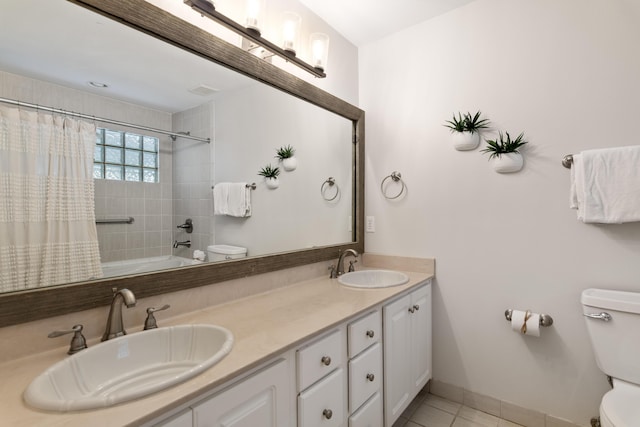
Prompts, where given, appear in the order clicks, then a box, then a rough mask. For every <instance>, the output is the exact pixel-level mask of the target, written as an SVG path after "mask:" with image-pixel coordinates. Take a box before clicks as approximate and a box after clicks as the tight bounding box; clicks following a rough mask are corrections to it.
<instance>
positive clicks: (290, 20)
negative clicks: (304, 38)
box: [282, 12, 302, 56]
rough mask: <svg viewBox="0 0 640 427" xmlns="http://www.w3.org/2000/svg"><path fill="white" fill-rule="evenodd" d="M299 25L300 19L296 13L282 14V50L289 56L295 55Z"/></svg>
mask: <svg viewBox="0 0 640 427" xmlns="http://www.w3.org/2000/svg"><path fill="white" fill-rule="evenodd" d="M301 23H302V18H300V15H298V14H297V13H294V12H284V13H283V14H282V49H284V51H285V52H286V53H287V54H289V55H293V56H295V55H296V48H297V47H298V44H299V42H298V38H299V36H300V24H301Z"/></svg>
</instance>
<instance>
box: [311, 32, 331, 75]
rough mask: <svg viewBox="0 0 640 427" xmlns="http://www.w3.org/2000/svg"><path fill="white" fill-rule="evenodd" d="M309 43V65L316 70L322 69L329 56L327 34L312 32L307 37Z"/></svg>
mask: <svg viewBox="0 0 640 427" xmlns="http://www.w3.org/2000/svg"><path fill="white" fill-rule="evenodd" d="M309 44H310V45H311V65H313V67H314V68H316V69H318V70H324V69H325V67H326V66H327V57H328V56H329V36H328V35H326V34H324V33H313V34H311V36H310V37H309Z"/></svg>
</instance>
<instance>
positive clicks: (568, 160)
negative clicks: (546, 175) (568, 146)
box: [562, 154, 573, 169]
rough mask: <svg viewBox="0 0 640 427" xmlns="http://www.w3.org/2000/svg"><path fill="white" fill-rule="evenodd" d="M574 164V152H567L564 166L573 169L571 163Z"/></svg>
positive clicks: (563, 161)
mask: <svg viewBox="0 0 640 427" xmlns="http://www.w3.org/2000/svg"><path fill="white" fill-rule="evenodd" d="M572 164H573V154H567V155H566V156H564V157H563V158H562V166H564V167H565V168H567V169H571V165H572Z"/></svg>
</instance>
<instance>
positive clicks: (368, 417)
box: [347, 309, 383, 427]
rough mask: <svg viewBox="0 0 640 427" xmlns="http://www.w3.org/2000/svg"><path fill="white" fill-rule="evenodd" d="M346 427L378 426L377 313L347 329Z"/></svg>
mask: <svg viewBox="0 0 640 427" xmlns="http://www.w3.org/2000/svg"><path fill="white" fill-rule="evenodd" d="M347 331H348V349H349V413H350V416H349V427H382V425H383V424H382V421H383V417H382V401H381V397H380V396H381V394H382V344H381V342H382V315H381V313H380V310H379V309H378V310H376V311H374V312H372V313H369V314H367V315H365V316H364V317H362V318H360V319H358V320H356V321H354V322H351V323H350V324H349V325H348V326H347Z"/></svg>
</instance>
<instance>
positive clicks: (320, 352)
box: [297, 329, 344, 391]
mask: <svg viewBox="0 0 640 427" xmlns="http://www.w3.org/2000/svg"><path fill="white" fill-rule="evenodd" d="M342 331H343V329H339V330H337V331H335V332H333V333H331V334H330V335H327V336H325V337H324V338H321V339H320V340H318V341H316V342H314V343H313V344H310V345H308V346H306V347H304V348H302V349H300V350H298V353H297V355H298V391H302V390H304V389H305V388H307V387H309V386H310V385H311V384H313V383H315V382H316V381H318V380H319V379H320V378H322V377H324V376H325V375H327V374H328V373H329V372H331V371H333V370H334V369H336V368H338V367H340V366H343V363H344V360H343V354H344V351H343V349H344V333H343V332H342Z"/></svg>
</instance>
